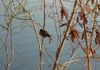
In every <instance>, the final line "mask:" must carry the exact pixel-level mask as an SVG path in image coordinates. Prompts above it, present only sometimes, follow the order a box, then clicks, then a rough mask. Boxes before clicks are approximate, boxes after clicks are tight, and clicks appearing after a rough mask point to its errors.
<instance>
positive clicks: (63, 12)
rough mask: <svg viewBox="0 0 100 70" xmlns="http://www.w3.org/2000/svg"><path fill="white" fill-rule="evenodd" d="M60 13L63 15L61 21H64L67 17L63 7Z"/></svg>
mask: <svg viewBox="0 0 100 70" xmlns="http://www.w3.org/2000/svg"><path fill="white" fill-rule="evenodd" d="M60 13H61V21H63V18H64V16H65V11H64V9H63V8H62V7H61V11H60Z"/></svg>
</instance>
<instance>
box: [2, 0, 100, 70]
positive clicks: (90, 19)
mask: <svg viewBox="0 0 100 70" xmlns="http://www.w3.org/2000/svg"><path fill="white" fill-rule="evenodd" d="M27 2H28V1H27V0H7V1H6V0H1V1H0V3H1V8H2V11H3V12H2V13H1V14H0V16H1V17H3V18H2V19H3V20H2V21H3V22H1V23H0V30H1V33H2V32H4V35H3V36H4V37H2V36H1V37H0V45H1V47H0V50H2V48H4V53H3V54H4V55H5V56H4V63H3V64H2V66H3V67H2V68H3V70H12V69H11V68H13V67H12V66H14V65H13V64H16V63H13V61H14V56H16V53H17V54H18V55H20V56H21V57H22V56H23V55H21V53H18V50H16V49H15V45H14V43H13V38H14V33H15V34H17V33H19V32H20V31H24V29H25V28H26V27H27V26H29V27H30V28H31V29H32V31H33V32H34V35H33V36H35V39H34V41H36V42H37V46H35V45H33V46H35V48H37V47H38V51H37V52H39V54H38V56H39V57H38V59H39V61H38V62H39V65H38V70H44V69H45V66H44V65H43V64H44V63H43V61H46V59H45V60H44V57H45V56H46V55H47V56H48V57H49V59H50V60H51V61H52V65H49V67H50V69H51V70H69V69H70V68H71V67H73V65H72V64H73V63H78V62H82V64H81V65H82V68H81V69H83V70H84V69H86V70H97V68H96V67H95V64H94V62H95V61H94V60H96V61H100V55H99V52H100V49H99V48H100V21H99V19H100V1H99V0H51V1H49V0H39V2H40V3H39V4H41V5H39V6H32V8H30V9H28V8H26V7H27ZM34 3H35V2H34ZM69 7H70V9H69ZM33 9H35V10H34V11H33ZM37 10H40V12H41V13H38V12H37ZM0 11H1V9H0ZM34 13H37V14H34ZM39 14H41V15H39ZM34 15H35V16H34ZM36 16H37V17H38V18H37V19H36V18H35V17H36ZM39 19H41V20H42V21H40V23H38V22H39ZM50 20H51V22H52V23H50V24H48V23H49V22H50ZM17 22H18V23H17ZM16 23H17V24H16ZM52 25H54V26H52ZM53 27H54V28H53ZM53 29H54V30H53ZM15 30H16V31H17V32H15ZM50 30H51V31H50ZM52 30H53V31H52ZM53 34H55V35H53ZM69 42H70V43H71V45H68V43H69ZM55 44H56V45H55ZM50 45H51V46H50ZM52 45H53V47H52ZM54 45H55V46H54ZM48 46H50V47H48ZM65 47H66V48H67V47H69V48H70V50H69V49H66V50H65V49H64V48H65ZM53 48H56V49H55V50H54V49H53ZM52 49H53V50H54V51H52ZM67 50H69V51H70V52H69V53H65V51H67ZM98 50H99V51H98ZM79 51H81V53H79ZM63 53H64V55H63V56H62V54H63ZM45 54H46V55H45ZM31 56H33V55H31ZM47 56H46V57H47ZM66 56H69V57H70V58H68V59H67V58H66V60H64V61H63V60H62V59H61V58H64V57H66ZM34 57H35V56H34ZM33 60H35V59H33ZM60 61H63V62H60ZM33 68H34V62H33ZM43 68H44V69H43ZM14 70H17V69H14ZM48 70H49V68H48Z"/></svg>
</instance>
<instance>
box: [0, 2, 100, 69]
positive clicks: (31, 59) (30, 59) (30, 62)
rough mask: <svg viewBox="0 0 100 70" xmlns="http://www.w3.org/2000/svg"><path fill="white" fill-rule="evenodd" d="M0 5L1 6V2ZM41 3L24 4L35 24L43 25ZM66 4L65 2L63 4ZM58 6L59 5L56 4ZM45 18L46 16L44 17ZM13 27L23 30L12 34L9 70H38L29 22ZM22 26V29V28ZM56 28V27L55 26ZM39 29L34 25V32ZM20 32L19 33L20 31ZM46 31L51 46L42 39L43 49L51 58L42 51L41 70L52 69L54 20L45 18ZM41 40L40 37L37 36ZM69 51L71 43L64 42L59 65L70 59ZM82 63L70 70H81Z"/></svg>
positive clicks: (1, 35)
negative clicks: (12, 58) (50, 36)
mask: <svg viewBox="0 0 100 70" xmlns="http://www.w3.org/2000/svg"><path fill="white" fill-rule="evenodd" d="M51 2H52V0H51V1H50V2H48V5H51ZM0 4H1V5H2V3H1V1H0ZM42 4H43V2H42V1H40V0H28V1H27V3H26V6H25V7H26V9H27V10H30V11H31V12H32V16H33V19H34V20H35V21H36V23H39V24H41V25H42V24H43V7H42V6H43V5H42ZM64 4H66V2H65V3H64ZM68 4H69V3H68ZM58 6H59V4H58ZM71 6H73V4H69V6H66V7H68V9H69V10H68V12H69V13H70V10H71ZM3 11H4V8H3V7H2V6H1V8H0V12H1V13H0V14H1V15H2V14H4V12H3ZM49 13H50V14H51V13H52V11H51V10H49ZM46 17H47V16H46ZM0 21H1V23H4V21H5V20H4V16H0ZM13 23H14V27H15V26H17V25H22V26H21V27H22V28H23V29H20V28H18V29H15V30H14V32H13V46H14V49H15V53H14V60H13V62H12V65H11V68H10V70H38V67H39V63H40V61H39V47H38V43H37V40H36V35H35V33H34V30H33V29H32V26H31V23H30V22H29V21H27V22H24V23H23V21H20V22H19V21H18V20H15V21H14V22H13ZM23 25H24V27H23ZM57 26H58V25H57ZM40 28H41V27H40V26H38V25H36V30H37V32H39V29H40ZM20 30H21V31H20ZM46 30H47V31H48V32H49V33H50V34H51V35H52V38H53V41H52V42H51V44H49V43H48V39H47V38H46V39H44V44H45V47H46V49H47V51H48V53H49V55H50V56H51V58H50V57H49V56H48V54H47V52H46V50H45V51H44V55H43V70H52V67H53V60H52V58H53V59H54V58H55V54H56V53H55V52H56V49H57V47H58V44H57V35H56V32H55V31H56V29H55V24H54V20H52V19H51V18H46ZM62 30H64V29H63V28H62ZM0 31H1V33H0V38H1V39H4V37H5V32H6V31H4V30H0ZM39 38H40V39H41V37H40V36H39ZM0 47H2V44H0ZM70 49H71V43H70V42H65V48H64V50H63V52H62V54H61V57H60V60H59V63H64V62H65V61H67V60H69V59H70V55H69V54H70V53H71V52H70ZM4 52H5V51H4V47H3V48H1V49H0V70H3V69H4V67H3V66H4V63H5V53H4ZM80 53H81V55H82V51H78V53H77V54H79V55H80ZM82 64H83V63H82V62H78V63H74V64H71V67H70V70H82ZM95 64H96V67H97V68H98V69H97V68H96V70H99V66H100V63H99V62H98V63H95Z"/></svg>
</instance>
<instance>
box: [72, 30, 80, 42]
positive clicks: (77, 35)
mask: <svg viewBox="0 0 100 70" xmlns="http://www.w3.org/2000/svg"><path fill="white" fill-rule="evenodd" d="M70 35H71V40H72V41H73V42H74V39H75V38H77V39H78V38H80V36H79V31H78V30H76V29H72V30H71V31H70Z"/></svg>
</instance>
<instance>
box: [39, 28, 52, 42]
mask: <svg viewBox="0 0 100 70" xmlns="http://www.w3.org/2000/svg"><path fill="white" fill-rule="evenodd" d="M39 34H40V35H41V36H42V37H43V38H46V37H48V38H49V43H50V42H51V40H52V39H51V35H50V34H49V33H48V32H47V31H46V30H44V29H40V31H39Z"/></svg>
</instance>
